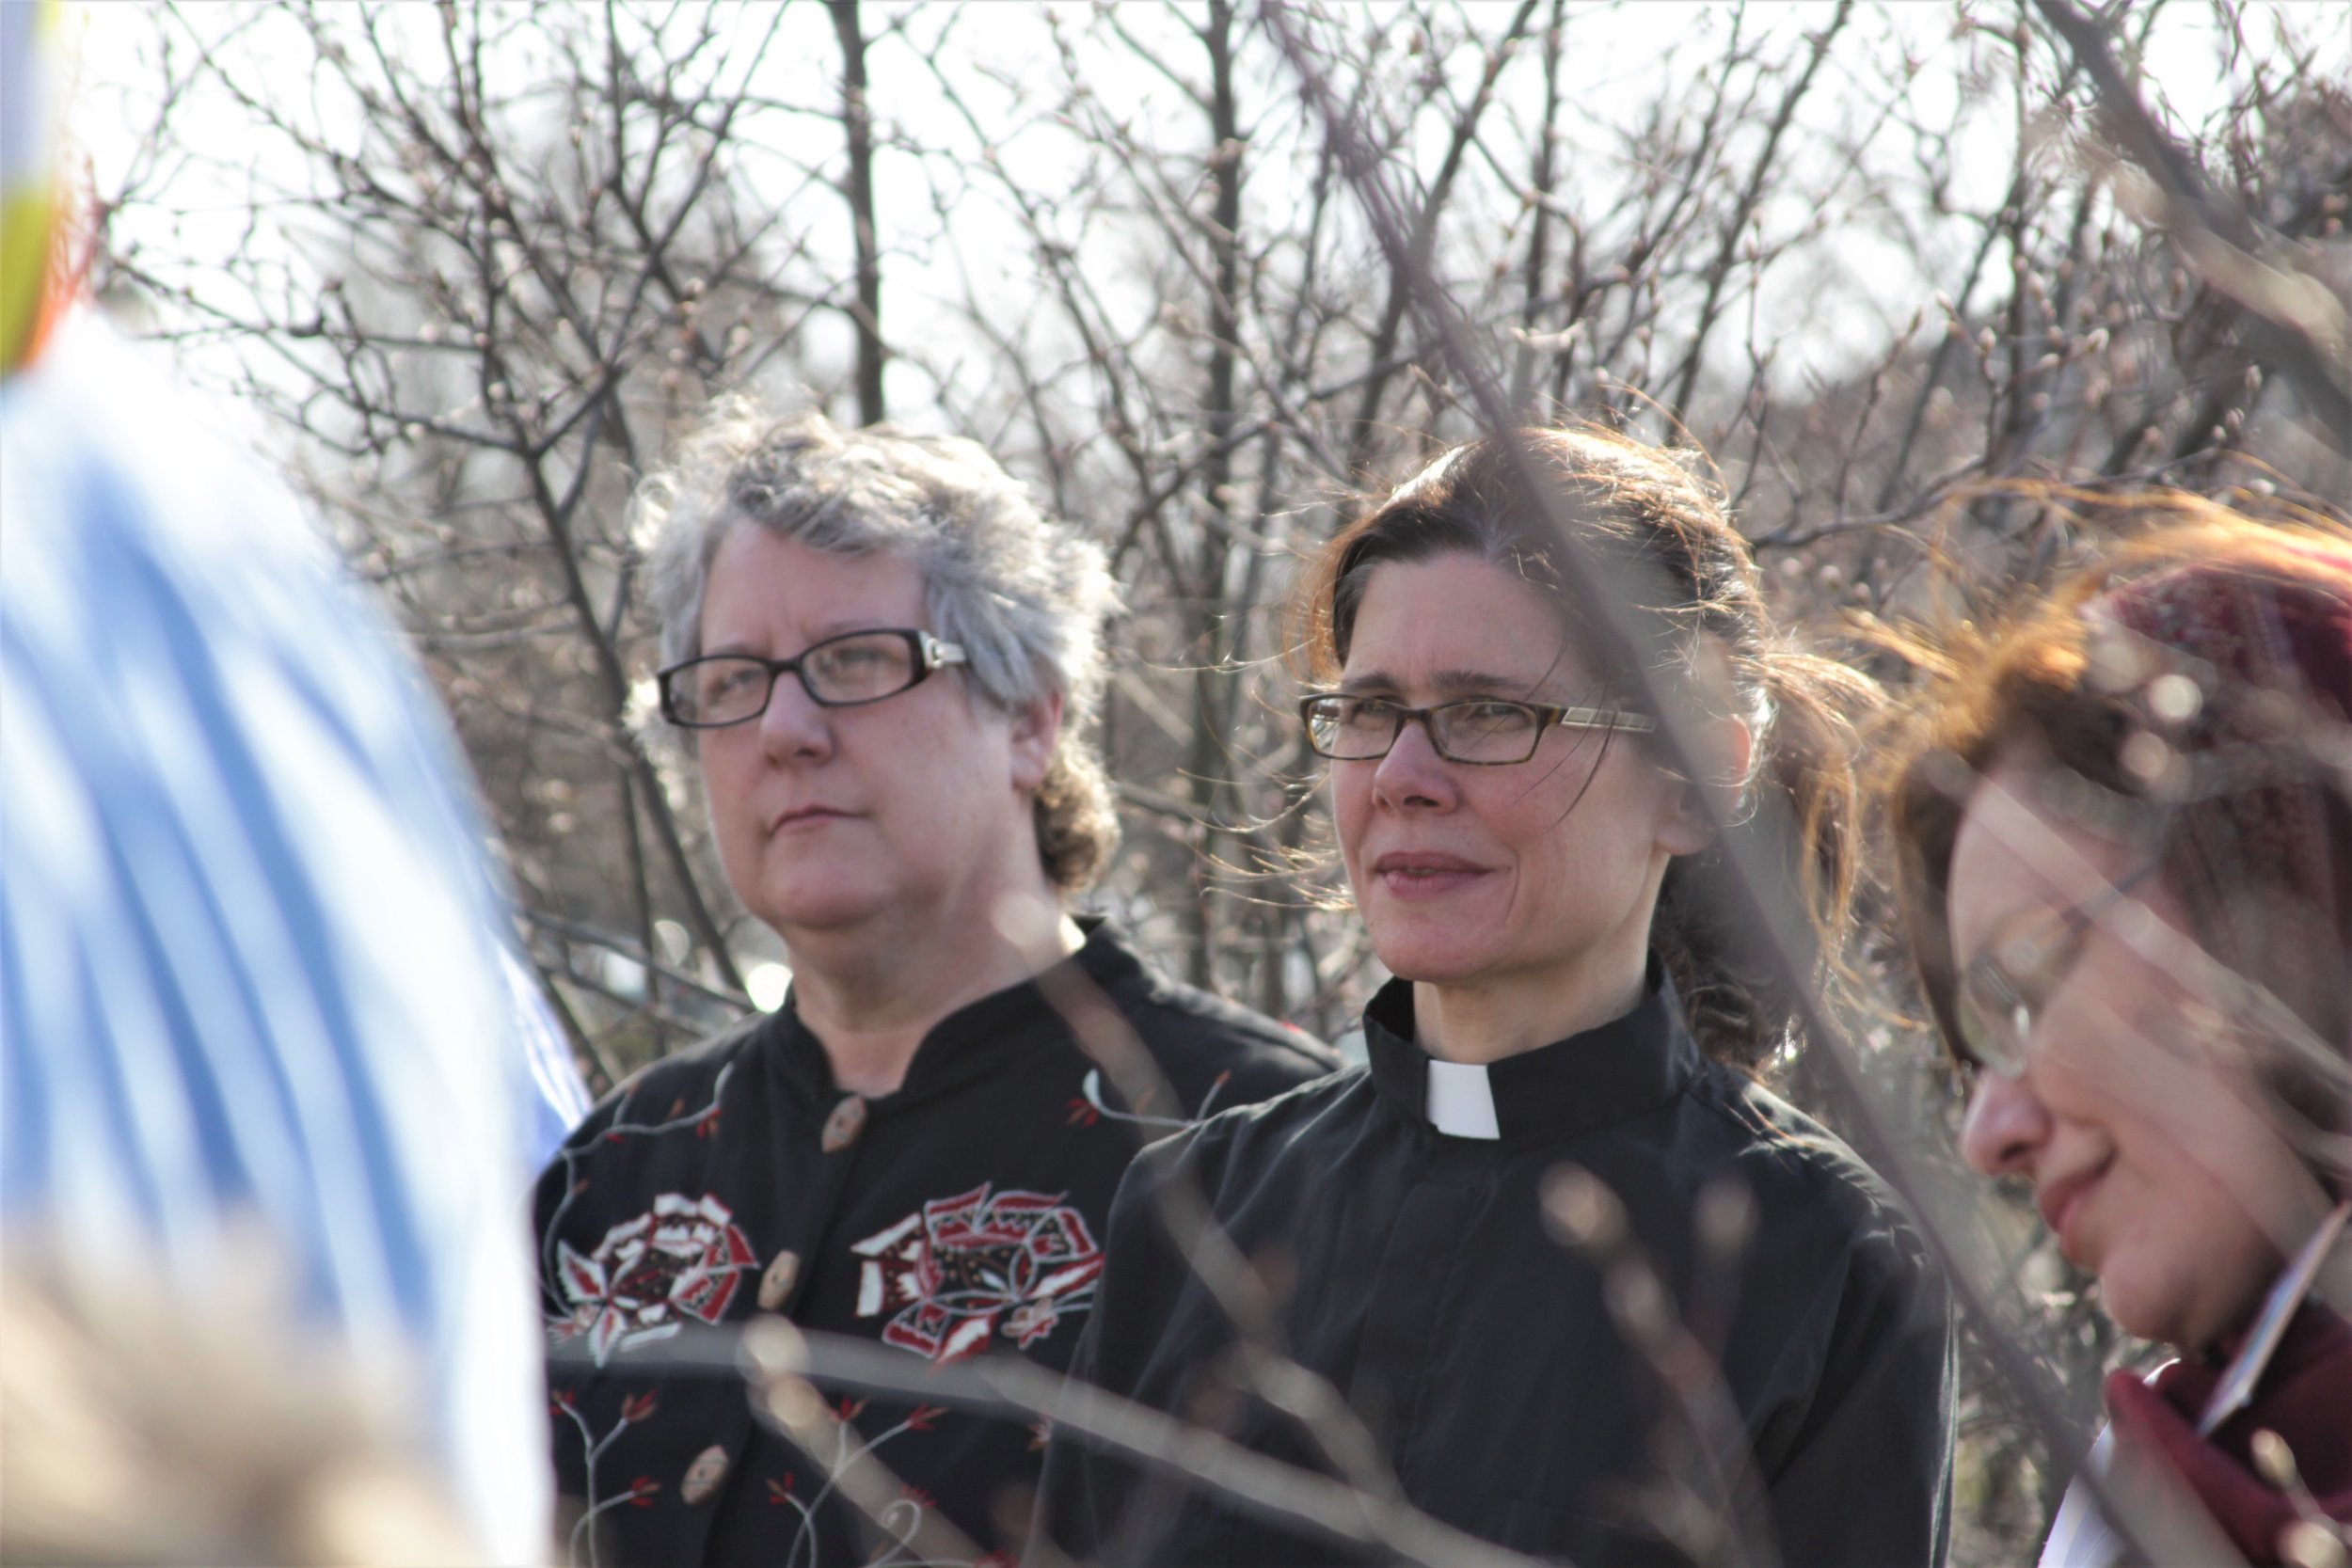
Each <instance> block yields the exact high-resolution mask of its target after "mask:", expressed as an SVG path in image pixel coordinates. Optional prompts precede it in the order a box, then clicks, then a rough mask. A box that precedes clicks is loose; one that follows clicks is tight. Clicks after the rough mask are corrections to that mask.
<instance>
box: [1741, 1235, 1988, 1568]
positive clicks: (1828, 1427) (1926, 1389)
mask: <svg viewBox="0 0 2352 1568" xmlns="http://www.w3.org/2000/svg"><path fill="white" fill-rule="evenodd" d="M1836 1319H1837V1321H1836V1325H1835V1327H1834V1328H1833V1330H1832V1333H1831V1336H1830V1341H1829V1348H1828V1354H1827V1355H1826V1356H1825V1358H1824V1360H1823V1364H1822V1367H1821V1370H1820V1377H1819V1380H1818V1382H1817V1384H1816V1386H1815V1388H1814V1391H1813V1397H1812V1398H1811V1399H1810V1400H1809V1401H1808V1402H1807V1403H1806V1409H1805V1412H1804V1418H1803V1424H1802V1425H1801V1426H1800V1427H1799V1428H1798V1430H1797V1432H1796V1433H1795V1434H1794V1436H1793V1438H1792V1439H1791V1440H1790V1442H1789V1445H1788V1448H1787V1449H1785V1450H1784V1451H1783V1452H1782V1453H1781V1454H1780V1455H1779V1456H1777V1461H1776V1463H1775V1462H1771V1461H1768V1469H1767V1474H1766V1477H1765V1485H1766V1496H1767V1499H1768V1503H1769V1506H1770V1508H1771V1511H1772V1518H1773V1523H1774V1527H1775V1530H1776V1533H1777V1534H1778V1536H1779V1540H1780V1557H1781V1560H1782V1561H1784V1562H1787V1563H1791V1564H1794V1563H1804V1564H1807V1565H1816V1564H1818V1565H1820V1568H1836V1565H1841V1564H1851V1565H1852V1568H1885V1565H1888V1564H1896V1563H1903V1564H1931V1565H1932V1564H1941V1563H1942V1562H1943V1561H1944V1560H1945V1554H1946V1550H1947V1546H1948V1545H1949V1543H1950V1535H1951V1494H1952V1427H1953V1416H1954V1394H1955V1388H1956V1380H1957V1340H1956V1337H1955V1331H1954V1323H1953V1317H1952V1308H1951V1298H1950V1295H1949V1293H1948V1292H1947V1290H1946V1287H1945V1284H1944V1281H1943V1277H1942V1275H1941V1274H1940V1273H1939V1272H1938V1271H1937V1270H1936V1269H1935V1267H1934V1265H1933V1264H1932V1263H1931V1261H1930V1260H1929V1259H1927V1258H1926V1257H1925V1256H1924V1252H1923V1250H1922V1249H1921V1248H1919V1246H1918V1244H1917V1243H1916V1240H1915V1238H1913V1237H1911V1236H1909V1235H1903V1236H1902V1237H1901V1238H1900V1239H1899V1240H1898V1239H1897V1238H1895V1237H1892V1236H1889V1235H1888V1234H1887V1233H1886V1232H1884V1231H1881V1232H1879V1233H1877V1234H1876V1235H1874V1236H1870V1237H1867V1239H1864V1240H1861V1241H1859V1242H1858V1243H1857V1245H1856V1253H1855V1256H1854V1259H1853V1266H1852V1267H1851V1270H1850V1271H1849V1273H1848V1275H1847V1278H1846V1285H1845V1289H1844V1290H1843V1291H1841V1292H1840V1295H1839V1297H1838V1300H1837V1304H1836Z"/></svg>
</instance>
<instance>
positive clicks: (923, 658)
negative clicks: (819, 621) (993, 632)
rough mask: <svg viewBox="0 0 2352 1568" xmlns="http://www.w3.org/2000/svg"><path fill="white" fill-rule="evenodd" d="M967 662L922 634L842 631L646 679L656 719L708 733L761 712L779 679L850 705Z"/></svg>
mask: <svg viewBox="0 0 2352 1568" xmlns="http://www.w3.org/2000/svg"><path fill="white" fill-rule="evenodd" d="M969 662H970V660H968V659H967V658H965V657H964V653H963V650H962V649H961V648H960V647H958V646H957V645H956V644H955V643H953V642H942V641H940V640H939V639H938V638H936V637H933V636H932V635H931V634H930V632H927V631H902V630H898V629H895V628H894V629H891V630H887V631H852V632H844V633H843V634H842V635H840V636H839V637H828V638H826V639H825V640H824V641H822V642H812V643H810V644H809V645H808V646H807V647H805V648H803V649H802V650H801V652H800V653H799V654H798V655H797V656H795V657H791V658H762V657H759V656H758V655H757V654H705V655H704V656H703V657H700V658H690V659H687V660H685V661H683V662H681V663H677V664H673V665H671V666H670V667H669V668H668V669H666V670H663V671H661V672H660V673H659V674H657V675H656V676H655V677H654V678H655V679H656V680H657V681H658V682H659V683H660V689H661V716H662V717H663V718H665V719H667V720H669V721H670V722H671V723H673V724H677V725H680V726H682V727H684V728H686V729H690V730H715V729H723V728H724V727H726V726H727V725H729V724H742V723H748V722H749V721H752V720H754V719H756V718H758V717H759V716H760V715H761V714H763V713H765V712H767V711H768V702H769V699H770V698H771V697H773V696H774V695H775V690H776V677H777V676H779V675H782V674H787V673H789V674H792V675H794V676H797V677H798V678H799V680H800V683H801V689H802V690H803V691H805V692H807V693H808V700H809V701H810V702H812V703H817V704H819V705H822V706H825V707H855V706H857V705H859V704H860V703H879V702H881V701H882V699H883V698H884V697H896V696H897V695H898V693H899V692H901V691H904V690H906V689H908V688H909V687H912V686H915V685H918V684H920V683H921V681H922V679H923V677H924V676H926V675H928V674H930V673H931V672H932V671H934V670H937V669H941V668H944V667H945V666H946V665H950V664H966V663H969Z"/></svg>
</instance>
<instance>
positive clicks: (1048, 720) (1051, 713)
mask: <svg viewBox="0 0 2352 1568" xmlns="http://www.w3.org/2000/svg"><path fill="white" fill-rule="evenodd" d="M1061 718H1062V694H1061V693H1060V692H1058V691H1055V692H1050V693H1048V694H1047V695H1045V696H1043V697H1040V698H1039V699H1038V700H1037V701H1036V702H1034V703H1032V704H1030V705H1028V706H1027V707H1026V708H1024V709H1023V710H1022V711H1021V712H1019V713H1016V714H1014V715H1013V716H1012V787H1013V788H1014V789H1016V790H1018V791H1019V792H1020V793H1022V794H1024V795H1028V794H1033V793H1035V791H1036V790H1037V788H1038V786H1039V785H1041V784H1043V783H1044V782H1045V772H1046V769H1047V768H1050V767H1052V766H1053V762H1054V749H1055V748H1056V747H1057V746H1058V745H1060V744H1061Z"/></svg>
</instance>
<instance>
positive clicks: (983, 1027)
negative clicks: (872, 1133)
mask: <svg viewBox="0 0 2352 1568" xmlns="http://www.w3.org/2000/svg"><path fill="white" fill-rule="evenodd" d="M1075 918H1076V920H1077V924H1078V929H1079V930H1080V931H1082V932H1084V933H1085V935H1086V941H1085V942H1084V943H1083V944H1082V945H1081V946H1080V947H1079V948H1078V950H1077V951H1076V952H1075V953H1073V954H1071V955H1070V957H1069V958H1064V959H1062V960H1061V961H1062V962H1064V963H1068V964H1073V965H1075V966H1076V968H1077V969H1078V971H1079V973H1081V974H1084V975H1086V976H1087V978H1088V979H1089V980H1091V981H1093V982H1094V984H1095V985H1097V986H1099V987H1100V988H1102V989H1103V990H1105V991H1112V992H1115V991H1117V990H1119V989H1120V988H1121V987H1123V986H1126V985H1129V984H1131V983H1133V982H1134V980H1135V979H1136V977H1137V976H1139V975H1141V974H1143V973H1144V970H1143V960H1142V959H1140V958H1137V957H1136V954H1135V951H1134V949H1133V948H1131V947H1130V946H1129V945H1128V944H1127V940H1126V936H1125V934H1124V933H1123V932H1121V931H1120V929H1119V927H1117V926H1116V925H1114V924H1113V923H1112V922H1111V921H1110V920H1108V919H1106V918H1105V917H1104V916H1102V915H1079V916H1076V917H1075ZM1067 1037H1069V1029H1068V1026H1067V1025H1066V1024H1064V1023H1063V1022H1062V1019H1061V1015H1060V1014H1059V1013H1058V1012H1057V1010H1056V1009H1055V1007H1054V1005H1053V1004H1052V1003H1051V1002H1049V1001H1047V1000H1046V997H1045V992H1044V990H1043V988H1041V987H1040V986H1039V985H1038V983H1037V981H1036V980H1034V979H1030V980H1023V981H1021V982H1019V983H1018V984H1015V985H1010V986H1007V987H1006V988H1005V989H1004V990H995V991H991V992H989V993H988V994H987V995H986V996H982V997H979V998H977V999H976V1000H974V1001H971V1002H967V1003H965V1004H964V1005H963V1006H961V1007H958V1008H957V1009H956V1010H955V1011H954V1012H951V1013H949V1014H948V1015H947V1016H946V1018H943V1019H941V1020H940V1021H939V1022H937V1023H934V1024H932V1025H931V1027H930V1030H929V1031H928V1032H927V1033H926V1034H925V1035H924V1036H923V1042H922V1043H921V1044H920V1045H918V1046H916V1047H915V1049H914V1059H913V1060H911V1061H910V1062H908V1064H907V1073H906V1077H905V1078H904V1080H902V1081H901V1082H900V1083H899V1085H898V1087H897V1088H896V1089H893V1090H892V1091H891V1092H890V1093H888V1094H886V1095H881V1096H878V1097H876V1098H875V1099H874V1100H873V1101H871V1104H872V1106H873V1108H874V1110H875V1112H876V1113H878V1114H879V1113H883V1112H888V1111H893V1110H897V1109H898V1108H900V1107H902V1106H906V1105H912V1104H914V1103H915V1102H916V1101H923V1100H928V1099H930V1097H931V1096H933V1095H935V1094H940V1093H944V1092H945V1091H946V1090H948V1089H953V1088H958V1087H961V1085H964V1084H967V1083H970V1082H971V1081H972V1080H973V1079H975V1078H978V1077H982V1076H984V1075H986V1074H987V1073H988V1072H989V1071H990V1070H991V1069H994V1068H996V1067H998V1066H1000V1065H1002V1064H1003V1063H1005V1062H1007V1061H1009V1060H1010V1059H1012V1058H1013V1057H1015V1056H1018V1055H1021V1054H1023V1053H1026V1052H1029V1051H1032V1050H1035V1049H1036V1048H1037V1047H1038V1046H1040V1045H1041V1044H1044V1043H1046V1042H1048V1041H1051V1040H1060V1039H1066V1038H1067ZM769 1039H770V1041H771V1043H772V1046H773V1048H774V1054H775V1055H776V1056H777V1058H779V1060H780V1061H781V1064H782V1065H783V1067H784V1068H785V1069H786V1071H787V1072H788V1073H789V1074H791V1075H792V1076H793V1077H795V1078H798V1079H800V1080H802V1081H803V1085H804V1086H806V1087H807V1088H808V1089H810V1090H811V1091H813V1092H815V1093H816V1094H818V1096H820V1097H821V1098H823V1099H825V1100H830V1099H832V1098H833V1097H834V1096H835V1095H837V1094H839V1093H840V1092H841V1091H840V1090H839V1089H838V1088H837V1087H836V1086H835V1085H834V1081H833V1062H832V1059H831V1058H830V1057H828V1056H827V1055H826V1054H825V1047H824V1042H823V1041H822V1040H820V1039H818V1037H817V1035H816V1033H815V1032H814V1031H813V1030H811V1029H810V1028H809V1027H808V1025H807V1024H805V1023H803V1022H801V1012H800V1008H799V1006H797V1005H796V1001H795V997H794V995H793V994H792V993H791V992H787V994H786V996H785V999H784V1006H781V1007H779V1008H777V1009H776V1012H775V1015H774V1017H773V1018H772V1019H771V1020H770V1030H769Z"/></svg>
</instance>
